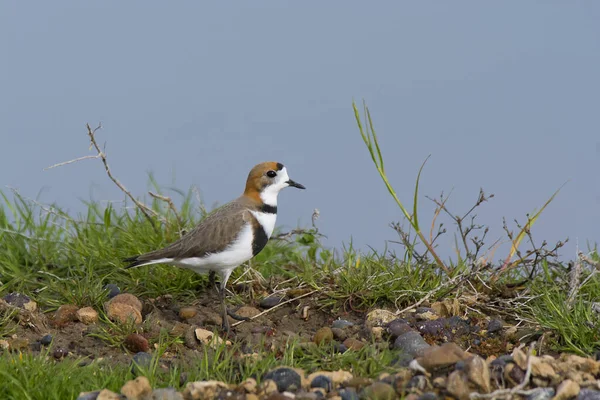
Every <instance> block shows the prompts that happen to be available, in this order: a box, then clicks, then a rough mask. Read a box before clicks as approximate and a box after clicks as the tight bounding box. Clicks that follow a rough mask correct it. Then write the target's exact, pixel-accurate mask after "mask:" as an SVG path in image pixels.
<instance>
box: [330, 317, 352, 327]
mask: <svg viewBox="0 0 600 400" xmlns="http://www.w3.org/2000/svg"><path fill="white" fill-rule="evenodd" d="M349 326H354V322H350V321H347V320H345V319H336V320H335V321H333V324H331V327H332V328H337V329H344V328H348V327H349Z"/></svg>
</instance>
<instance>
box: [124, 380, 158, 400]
mask: <svg viewBox="0 0 600 400" xmlns="http://www.w3.org/2000/svg"><path fill="white" fill-rule="evenodd" d="M121 393H122V394H123V395H124V396H125V397H127V400H144V399H145V398H146V397H147V396H149V395H150V393H152V387H150V381H149V380H148V378H146V377H145V376H138V377H137V378H135V379H134V380H132V381H129V382H127V383H126V384H125V385H123V387H122V388H121Z"/></svg>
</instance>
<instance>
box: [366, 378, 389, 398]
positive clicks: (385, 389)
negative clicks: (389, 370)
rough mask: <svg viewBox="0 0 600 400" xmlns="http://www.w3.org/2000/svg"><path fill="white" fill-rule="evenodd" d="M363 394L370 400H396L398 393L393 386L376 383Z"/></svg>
mask: <svg viewBox="0 0 600 400" xmlns="http://www.w3.org/2000/svg"><path fill="white" fill-rule="evenodd" d="M363 394H364V396H365V397H366V398H368V399H370V400H393V399H395V398H396V391H395V390H394V388H393V387H392V386H391V385H388V384H387V383H383V382H374V383H373V384H371V385H370V386H367V387H366V388H364V390H363Z"/></svg>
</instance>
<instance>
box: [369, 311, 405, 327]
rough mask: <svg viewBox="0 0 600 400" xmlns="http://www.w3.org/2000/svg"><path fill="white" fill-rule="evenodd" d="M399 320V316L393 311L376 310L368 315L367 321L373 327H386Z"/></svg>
mask: <svg viewBox="0 0 600 400" xmlns="http://www.w3.org/2000/svg"><path fill="white" fill-rule="evenodd" d="M397 318H398V316H397V315H396V314H394V313H393V312H391V311H388V310H382V309H376V310H373V311H371V312H370V313H368V314H367V319H366V321H367V322H368V323H370V324H371V325H372V326H384V325H387V324H388V323H390V322H391V321H393V320H395V319H397Z"/></svg>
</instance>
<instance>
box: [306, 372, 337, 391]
mask: <svg viewBox="0 0 600 400" xmlns="http://www.w3.org/2000/svg"><path fill="white" fill-rule="evenodd" d="M310 387H311V388H323V389H325V390H326V391H328V392H329V391H331V389H333V382H332V381H331V378H330V377H328V376H325V375H318V376H315V377H314V378H313V380H312V381H311V382H310Z"/></svg>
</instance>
